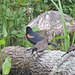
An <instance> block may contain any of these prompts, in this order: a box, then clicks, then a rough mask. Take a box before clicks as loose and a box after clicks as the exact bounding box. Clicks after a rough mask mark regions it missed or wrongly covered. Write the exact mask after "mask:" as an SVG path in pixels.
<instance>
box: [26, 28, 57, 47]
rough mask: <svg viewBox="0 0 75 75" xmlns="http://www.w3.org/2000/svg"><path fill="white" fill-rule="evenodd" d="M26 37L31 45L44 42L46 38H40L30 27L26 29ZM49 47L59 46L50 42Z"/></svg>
mask: <svg viewBox="0 0 75 75" xmlns="http://www.w3.org/2000/svg"><path fill="white" fill-rule="evenodd" d="M26 37H27V39H28V41H29V42H30V43H32V44H33V45H35V44H36V43H37V42H39V41H41V40H43V39H44V38H43V37H42V36H40V35H39V34H38V33H36V32H34V31H33V30H32V29H31V28H30V27H27V28H26ZM48 45H54V46H57V44H54V43H51V42H48Z"/></svg>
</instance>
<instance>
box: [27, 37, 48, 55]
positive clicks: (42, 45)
mask: <svg viewBox="0 0 75 75" xmlns="http://www.w3.org/2000/svg"><path fill="white" fill-rule="evenodd" d="M47 47H48V37H46V38H44V39H43V40H41V41H39V42H37V43H36V44H35V45H34V46H33V47H32V48H29V49H27V51H29V50H32V54H33V53H34V51H36V54H37V55H38V53H40V52H43V51H44V50H45V49H46V48H47Z"/></svg>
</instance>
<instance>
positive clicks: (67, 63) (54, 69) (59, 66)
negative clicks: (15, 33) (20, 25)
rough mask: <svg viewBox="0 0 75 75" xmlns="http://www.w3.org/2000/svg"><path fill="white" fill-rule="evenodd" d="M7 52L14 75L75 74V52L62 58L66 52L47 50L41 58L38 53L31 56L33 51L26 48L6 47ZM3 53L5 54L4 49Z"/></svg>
mask: <svg viewBox="0 0 75 75" xmlns="http://www.w3.org/2000/svg"><path fill="white" fill-rule="evenodd" d="M5 50H6V55H9V57H10V59H11V62H12V71H11V72H13V74H14V75H30V73H31V75H74V74H75V52H71V53H69V54H67V55H66V56H65V57H63V58H61V56H62V55H63V54H64V53H65V52H62V51H59V50H57V51H47V50H45V51H44V52H42V53H40V54H39V55H41V56H40V57H38V56H37V55H36V53H34V54H33V55H31V50H30V51H27V50H26V48H24V47H18V46H10V47H6V48H5ZM2 53H3V54H4V51H3V49H2ZM3 56H4V55H3ZM0 67H1V65H0ZM0 69H1V68H0ZM14 69H15V70H14ZM26 72H27V73H26Z"/></svg>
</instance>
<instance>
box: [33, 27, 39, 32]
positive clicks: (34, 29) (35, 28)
mask: <svg viewBox="0 0 75 75" xmlns="http://www.w3.org/2000/svg"><path fill="white" fill-rule="evenodd" d="M32 30H33V31H40V29H39V28H38V26H34V27H32Z"/></svg>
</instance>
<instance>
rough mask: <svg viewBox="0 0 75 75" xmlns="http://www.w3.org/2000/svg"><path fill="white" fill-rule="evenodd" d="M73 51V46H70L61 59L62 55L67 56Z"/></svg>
mask: <svg viewBox="0 0 75 75" xmlns="http://www.w3.org/2000/svg"><path fill="white" fill-rule="evenodd" d="M74 50H75V44H73V45H71V46H70V47H69V48H68V51H67V52H66V53H65V54H63V55H62V56H61V57H63V56H64V55H66V54H68V53H69V52H71V51H74Z"/></svg>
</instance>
